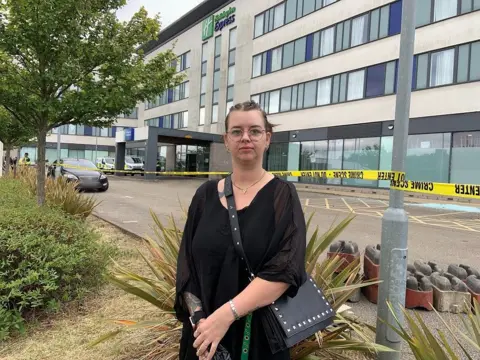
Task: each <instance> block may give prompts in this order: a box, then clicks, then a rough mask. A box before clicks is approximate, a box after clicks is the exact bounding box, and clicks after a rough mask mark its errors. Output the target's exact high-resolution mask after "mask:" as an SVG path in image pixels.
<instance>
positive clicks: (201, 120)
mask: <svg viewBox="0 0 480 360" xmlns="http://www.w3.org/2000/svg"><path fill="white" fill-rule="evenodd" d="M198 125H205V108H204V107H201V108H200V118H199V120H198Z"/></svg>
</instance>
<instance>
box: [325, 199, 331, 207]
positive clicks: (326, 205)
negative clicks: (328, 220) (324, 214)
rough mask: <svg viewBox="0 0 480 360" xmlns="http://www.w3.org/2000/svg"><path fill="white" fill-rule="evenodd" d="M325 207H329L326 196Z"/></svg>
mask: <svg viewBox="0 0 480 360" xmlns="http://www.w3.org/2000/svg"><path fill="white" fill-rule="evenodd" d="M325 207H326V208H327V209H330V203H329V202H328V199H327V198H325Z"/></svg>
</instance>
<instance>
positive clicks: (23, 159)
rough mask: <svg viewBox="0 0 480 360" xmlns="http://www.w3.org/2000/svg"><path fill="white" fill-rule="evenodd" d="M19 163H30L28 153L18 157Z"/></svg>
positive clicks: (27, 164)
mask: <svg viewBox="0 0 480 360" xmlns="http://www.w3.org/2000/svg"><path fill="white" fill-rule="evenodd" d="M19 165H26V166H29V165H30V157H29V156H28V153H25V155H23V157H22V158H20V161H19Z"/></svg>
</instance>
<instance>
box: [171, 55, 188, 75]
mask: <svg viewBox="0 0 480 360" xmlns="http://www.w3.org/2000/svg"><path fill="white" fill-rule="evenodd" d="M174 65H175V67H176V70H177V72H179V71H184V70H186V69H188V68H189V67H190V51H188V52H186V53H184V54H182V55H180V56H179V57H178V58H177V59H176V60H175V62H174Z"/></svg>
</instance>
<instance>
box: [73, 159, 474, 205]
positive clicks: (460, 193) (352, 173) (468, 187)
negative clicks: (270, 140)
mask: <svg viewBox="0 0 480 360" xmlns="http://www.w3.org/2000/svg"><path fill="white" fill-rule="evenodd" d="M64 167H65V168H77V169H83V170H92V169H88V168H81V167H78V166H74V165H64ZM98 170H99V171H103V172H111V173H115V172H116V173H125V174H155V175H165V176H206V175H228V174H229V172H228V171H135V170H115V169H98ZM270 173H272V174H275V175H277V176H291V177H313V178H320V179H356V180H370V181H378V180H386V181H390V188H391V189H395V190H401V191H407V192H414V193H422V194H430V195H439V196H447V197H462V198H469V199H478V200H480V185H474V184H455V183H451V184H449V183H436V182H428V181H413V180H407V179H406V178H405V173H403V172H399V171H388V170H386V171H385V170H304V171H302V170H292V171H270Z"/></svg>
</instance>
